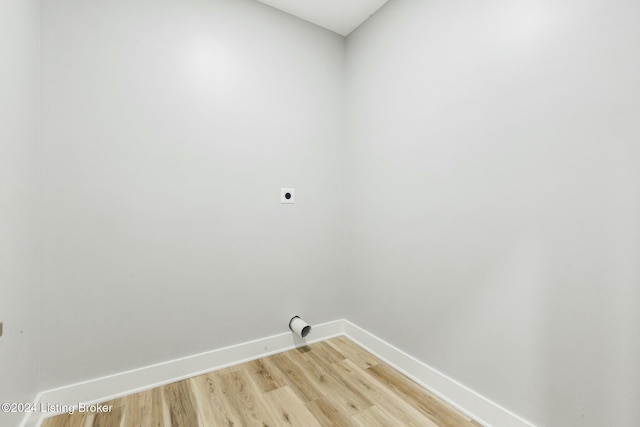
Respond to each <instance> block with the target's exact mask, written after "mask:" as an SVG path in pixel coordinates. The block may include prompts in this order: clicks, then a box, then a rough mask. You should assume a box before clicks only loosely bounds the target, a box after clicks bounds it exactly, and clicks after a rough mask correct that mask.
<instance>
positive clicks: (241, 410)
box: [221, 368, 276, 427]
mask: <svg viewBox="0 0 640 427" xmlns="http://www.w3.org/2000/svg"><path fill="white" fill-rule="evenodd" d="M221 379H222V383H223V387H224V389H223V390H224V394H225V397H226V399H227V401H228V402H229V404H230V405H231V406H232V407H234V408H235V409H236V411H237V413H238V415H239V416H240V425H242V426H246V427H267V426H274V425H275V424H276V423H275V421H274V420H273V419H272V415H271V412H270V411H269V408H268V407H267V404H266V403H265V402H264V398H263V393H262V391H261V390H260V389H259V388H258V386H257V385H256V384H255V383H254V382H253V380H252V379H251V376H250V374H249V373H248V372H247V371H246V370H243V369H242V368H241V369H238V370H237V371H234V372H227V373H225V374H223V375H221Z"/></svg>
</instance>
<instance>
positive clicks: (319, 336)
mask: <svg viewBox="0 0 640 427" xmlns="http://www.w3.org/2000/svg"><path fill="white" fill-rule="evenodd" d="M339 335H344V322H343V321H342V320H335V321H332V322H327V323H323V324H320V325H314V326H313V333H312V336H313V339H304V340H303V339H300V338H298V337H296V336H295V335H293V334H292V333H291V332H286V333H283V334H278V335H273V336H271V337H267V338H262V339H258V340H255V341H250V342H246V343H242V344H237V345H232V346H229V347H224V348H220V349H217V350H213V351H208V352H205V353H200V354H196V355H193V356H187V357H183V358H180V359H176V360H171V361H168V362H163V363H158V364H155V365H151V366H146V367H143V368H138V369H133V370H131V371H126V372H121V373H118V374H114V375H109V376H105V377H101V378H96V379H93V380H89V381H84V382H80V383H76V384H71V385H68V386H64V387H59V388H55V389H51V390H46V391H43V392H41V393H39V394H38V396H37V397H36V403H37V405H36V406H37V407H40V403H41V402H42V403H43V404H51V405H55V404H59V405H67V406H73V407H77V406H78V403H80V402H82V403H86V404H95V403H100V402H104V401H106V400H111V399H117V398H119V397H124V396H127V395H130V394H133V393H138V392H141V391H144V390H149V389H151V388H155V387H159V386H162V385H165V384H170V383H172V382H175V381H180V380H184V379H186V378H190V377H193V376H197V375H201V374H204V373H206V372H211V371H215V370H218V369H222V368H226V367H229V366H233V365H237V364H239V363H244V362H248V361H250V360H255V359H259V358H261V357H265V356H269V355H271V354H276V353H280V352H283V351H287V350H291V349H292V348H295V347H299V346H302V345H305V344H311V343H314V342H317V341H323V340H326V339H329V338H333V337H336V336H339ZM54 415H57V414H56V413H55V412H50V413H46V414H42V413H38V412H33V413H31V414H28V415H27V416H26V417H25V419H24V420H23V421H22V423H21V424H20V427H39V426H40V425H41V424H42V421H43V420H44V419H45V418H47V417H51V416H54Z"/></svg>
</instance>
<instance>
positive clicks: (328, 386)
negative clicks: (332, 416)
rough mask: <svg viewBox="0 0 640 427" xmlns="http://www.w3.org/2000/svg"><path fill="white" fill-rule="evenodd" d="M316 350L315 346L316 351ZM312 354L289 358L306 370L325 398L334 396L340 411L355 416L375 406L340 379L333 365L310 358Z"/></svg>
mask: <svg viewBox="0 0 640 427" xmlns="http://www.w3.org/2000/svg"><path fill="white" fill-rule="evenodd" d="M315 348H316V347H315V346H314V347H313V350H314V351H315ZM312 353H313V351H312V352H309V353H306V354H300V353H295V352H292V353H290V354H289V356H290V357H291V359H292V360H293V361H294V362H295V363H297V364H298V366H300V367H301V368H302V369H305V370H306V373H307V376H308V377H309V378H311V380H312V381H314V385H315V386H316V387H317V388H318V389H319V390H321V392H322V393H323V394H324V395H325V396H327V395H331V396H332V398H333V399H332V400H333V402H334V403H335V404H336V405H338V409H341V410H342V411H344V412H345V414H349V415H354V414H357V413H359V412H360V411H363V410H364V409H367V408H369V407H371V406H372V405H373V404H372V403H371V401H370V400H369V399H367V398H366V396H364V395H363V394H362V393H360V392H359V391H358V390H357V389H355V388H354V387H353V386H352V385H351V384H350V383H349V382H348V381H345V380H344V379H343V378H342V377H340V375H338V374H337V373H336V372H335V369H333V368H332V366H331V365H332V364H331V363H322V362H318V361H316V360H315V359H314V358H309V357H308V356H309V355H310V354H312ZM343 360H344V359H343ZM303 367H304V368H303Z"/></svg>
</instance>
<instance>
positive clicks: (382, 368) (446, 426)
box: [367, 364, 477, 427]
mask: <svg viewBox="0 0 640 427" xmlns="http://www.w3.org/2000/svg"><path fill="white" fill-rule="evenodd" d="M367 371H368V372H369V373H370V374H371V375H373V376H374V377H375V378H377V379H378V381H380V382H381V383H382V384H384V385H385V386H387V387H388V388H389V389H391V390H394V391H395V392H397V393H398V394H399V395H401V396H402V398H403V399H404V400H405V401H407V402H408V403H409V404H410V405H411V406H413V407H414V408H416V409H418V410H420V411H421V412H422V413H424V414H425V415H427V416H428V417H429V418H430V419H431V420H432V421H434V422H435V423H436V424H437V425H438V426H440V427H477V426H474V424H472V423H471V419H469V418H468V417H465V416H464V415H462V414H461V413H460V412H458V411H456V410H455V409H454V408H453V407H452V406H451V405H449V404H448V403H446V402H444V401H443V400H441V399H439V398H437V397H436V396H435V395H433V394H432V393H429V392H428V391H427V390H425V389H424V388H423V387H421V386H420V385H418V384H416V383H415V382H413V381H411V380H410V379H409V378H407V377H406V376H404V375H403V374H402V373H400V372H398V371H397V370H395V369H393V368H391V367H390V366H388V365H384V364H380V365H376V366H372V367H370V368H368V369H367Z"/></svg>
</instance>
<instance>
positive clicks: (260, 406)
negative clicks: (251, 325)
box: [42, 337, 480, 427]
mask: <svg viewBox="0 0 640 427" xmlns="http://www.w3.org/2000/svg"><path fill="white" fill-rule="evenodd" d="M105 403H106V404H112V405H113V410H112V412H111V413H105V414H102V413H98V414H95V413H78V412H76V413H74V414H72V415H69V414H63V415H60V416H56V417H52V418H49V419H47V420H45V421H44V423H43V424H42V427H293V426H301V427H321V426H322V427H328V426H338V427H376V426H383V427H388V426H393V427H396V426H398V427H402V426H408V427H411V426H414V427H478V426H480V424H478V423H477V422H475V421H472V420H470V419H469V418H468V417H466V416H465V415H463V414H461V413H459V412H458V411H456V410H455V409H454V408H453V407H451V406H450V405H448V404H447V403H446V402H444V401H442V400H441V399H439V398H437V397H435V396H434V395H433V394H431V393H430V392H429V391H427V390H425V389H424V388H422V387H421V386H420V385H419V384H417V383H415V382H413V381H411V380H410V379H409V378H407V377H406V376H404V375H402V374H401V373H400V372H398V371H396V370H394V369H393V368H391V367H389V366H387V365H386V364H384V363H383V362H382V361H380V360H379V359H378V358H376V357H375V356H374V355H372V354H370V353H369V352H367V351H366V350H364V349H363V348H361V347H359V346H358V345H357V344H355V343H354V342H352V341H351V340H349V339H347V338H345V337H337V338H333V339H330V340H327V341H324V342H320V343H315V344H312V345H309V346H304V347H301V348H298V349H294V350H290V351H288V352H283V353H280V354H277V355H273V356H269V357H265V358H261V359H258V360H254V361H252V362H248V363H245V364H240V365H236V366H233V367H230V368H225V369H222V370H218V371H215V372H210V373H207V374H204V375H200V376H197V377H193V378H190V379H188V380H184V381H179V382H175V383H172V384H168V385H165V386H162V387H157V388H155V389H152V390H148V391H143V392H141V393H136V394H133V395H131V396H126V397H123V398H120V399H115V400H112V401H110V402H105Z"/></svg>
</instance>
